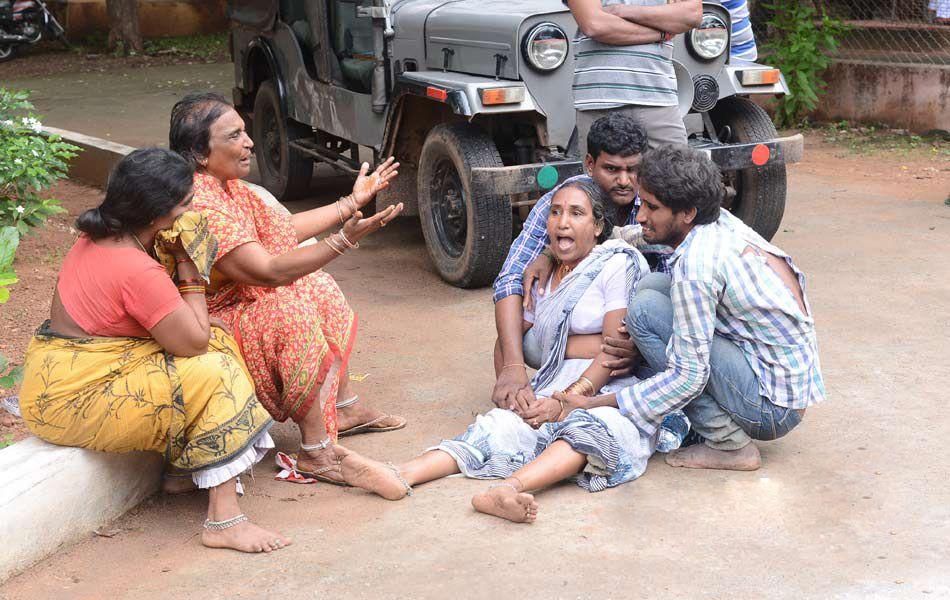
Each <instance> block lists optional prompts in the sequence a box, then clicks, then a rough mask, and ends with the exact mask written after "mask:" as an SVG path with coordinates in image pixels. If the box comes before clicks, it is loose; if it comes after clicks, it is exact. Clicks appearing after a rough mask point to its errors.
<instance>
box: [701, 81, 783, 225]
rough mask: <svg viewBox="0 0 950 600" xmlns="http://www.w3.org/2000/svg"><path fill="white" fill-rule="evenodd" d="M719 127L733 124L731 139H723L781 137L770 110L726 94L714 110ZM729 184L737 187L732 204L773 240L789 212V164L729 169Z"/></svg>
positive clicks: (736, 212)
mask: <svg viewBox="0 0 950 600" xmlns="http://www.w3.org/2000/svg"><path fill="white" fill-rule="evenodd" d="M709 115H710V117H712V120H713V124H714V125H715V126H716V129H717V130H719V131H722V130H723V129H724V128H725V127H726V126H728V127H729V130H730V131H731V134H730V136H729V139H725V140H720V141H722V142H733V143H750V142H764V141H768V140H773V139H775V138H777V137H778V132H777V131H775V125H774V124H773V123H772V119H771V118H769V115H768V113H766V112H765V110H763V109H762V107H760V106H759V105H757V104H755V103H753V102H752V101H750V100H748V99H747V98H739V97H732V98H724V99H723V100H720V101H719V103H718V104H716V106H715V107H714V108H713V109H712V111H710V113H709ZM725 179H726V183H727V184H728V185H731V186H732V187H733V188H735V190H736V196H735V199H734V200H733V202H732V205H731V206H729V207H728V208H729V209H730V210H731V211H732V214H734V215H736V216H737V217H739V218H740V219H742V220H743V221H745V223H746V225H748V226H749V227H751V228H752V229H754V230H755V231H756V232H757V233H758V234H759V235H761V236H762V237H764V238H765V239H767V240H771V239H772V236H774V235H775V232H776V231H778V228H779V225H781V224H782V215H783V214H785V194H786V191H787V181H786V173H785V165H784V164H782V165H770V166H765V167H753V168H751V169H743V170H741V171H727V172H725Z"/></svg>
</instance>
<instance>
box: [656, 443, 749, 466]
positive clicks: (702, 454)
mask: <svg viewBox="0 0 950 600" xmlns="http://www.w3.org/2000/svg"><path fill="white" fill-rule="evenodd" d="M666 464H668V465H670V466H671V467H685V468H687V469H726V470H729V471H755V470H756V469H758V468H759V467H760V466H762V457H761V455H760V454H759V449H758V448H756V446H755V444H749V445H748V446H745V447H743V448H740V449H738V450H714V449H713V448H710V447H709V446H707V445H706V444H696V445H694V446H688V447H686V448H680V449H679V450H673V451H672V452H670V453H669V454H667V455H666Z"/></svg>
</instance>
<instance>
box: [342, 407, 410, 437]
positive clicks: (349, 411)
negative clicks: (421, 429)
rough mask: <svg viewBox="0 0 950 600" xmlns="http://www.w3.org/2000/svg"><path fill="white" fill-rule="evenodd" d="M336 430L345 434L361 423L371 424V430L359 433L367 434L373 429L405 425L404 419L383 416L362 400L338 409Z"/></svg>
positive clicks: (394, 416)
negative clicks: (371, 422)
mask: <svg viewBox="0 0 950 600" xmlns="http://www.w3.org/2000/svg"><path fill="white" fill-rule="evenodd" d="M336 418H337V428H338V430H339V431H340V433H345V432H346V431H347V430H348V429H353V428H354V427H357V426H359V425H362V424H363V423H369V422H370V421H373V420H375V419H379V420H378V421H376V422H375V423H373V425H372V427H371V428H368V429H365V430H363V431H361V432H360V433H369V432H371V431H372V430H373V429H386V428H389V427H400V426H405V425H406V419H404V418H402V417H398V416H396V415H384V414H383V413H381V412H379V411H378V410H376V409H375V408H373V407H372V406H370V405H369V404H368V403H366V402H364V401H363V400H359V401H358V402H356V403H355V404H351V405H349V406H347V407H344V408H338V409H337V413H336Z"/></svg>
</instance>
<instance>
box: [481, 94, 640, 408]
mask: <svg viewBox="0 0 950 600" xmlns="http://www.w3.org/2000/svg"><path fill="white" fill-rule="evenodd" d="M646 149H647V135H646V132H645V131H644V129H643V128H642V127H641V126H640V125H638V124H637V123H636V122H635V121H633V120H632V119H630V118H629V117H625V116H623V115H621V114H618V113H609V114H608V115H607V116H604V117H601V118H600V119H598V120H596V121H595V122H594V123H593V125H591V128H590V133H589V134H588V137H587V151H588V154H587V156H586V157H585V159H584V170H585V171H586V173H587V174H586V175H578V176H576V177H573V178H571V179H568V180H567V181H573V180H575V179H587V180H593V181H594V183H596V184H597V185H599V186H600V187H601V188H602V189H603V190H605V191H606V192H607V193H608V195H609V196H610V199H611V201H612V202H613V204H614V205H615V206H616V207H617V214H616V215H615V221H614V222H615V223H617V224H629V223H634V222H635V219H636V214H637V211H636V210H635V206H636V205H637V190H638V186H637V170H638V168H639V166H640V155H641V153H643V152H644V151H645V150H646ZM565 183H566V182H565ZM562 185H563V184H562ZM559 187H560V186H559ZM559 187H558V188H554V189H553V190H551V191H550V192H548V193H547V194H545V195H544V196H542V197H541V199H540V200H538V202H537V204H535V205H534V208H532V209H531V213H530V214H529V215H528V218H527V219H526V220H525V223H524V228H523V229H522V230H521V233H520V234H519V235H518V237H517V238H516V239H515V241H514V243H512V245H511V249H510V250H509V251H508V258H507V259H505V264H504V266H502V268H501V271H500V272H499V273H498V277H497V278H496V279H495V285H494V288H495V293H494V301H495V327H496V328H497V330H498V341H497V348H496V352H495V357H496V360H495V362H496V364H495V374H496V377H497V380H496V382H495V388H494V390H493V391H492V401H493V402H494V403H495V405H496V406H499V407H502V408H510V409H512V410H514V411H516V412H518V413H519V414H520V413H522V412H523V411H524V410H526V409H527V407H528V405H529V404H530V403H532V402H534V400H535V398H534V392H532V390H531V385H530V378H529V377H528V374H527V371H526V367H525V360H524V352H523V349H522V331H523V328H522V321H523V315H524V305H523V302H524V299H525V298H527V297H529V296H530V285H531V281H532V278H531V277H530V276H529V277H526V278H525V279H526V281H527V282H528V288H529V289H527V290H526V289H525V286H524V283H523V279H522V278H523V277H525V270H526V269H527V268H528V266H529V265H530V264H531V263H532V262H533V261H534V260H535V259H536V258H538V256H539V255H540V254H541V252H542V251H543V250H544V249H545V248H546V247H547V245H548V234H547V219H548V213H549V212H550V209H551V198H552V197H553V196H554V193H555V192H556V191H557V190H558V189H559ZM648 259H649V257H648ZM632 347H633V344H632V342H631V343H630V344H629V346H625V347H619V348H617V349H616V350H615V351H614V353H615V355H617V356H620V357H621V358H620V360H618V361H614V362H613V364H611V365H608V366H610V367H611V368H614V369H623V368H628V367H629V362H630V357H631V356H632V351H631V350H629V349H628V348H632ZM497 350H500V352H499V351H497Z"/></svg>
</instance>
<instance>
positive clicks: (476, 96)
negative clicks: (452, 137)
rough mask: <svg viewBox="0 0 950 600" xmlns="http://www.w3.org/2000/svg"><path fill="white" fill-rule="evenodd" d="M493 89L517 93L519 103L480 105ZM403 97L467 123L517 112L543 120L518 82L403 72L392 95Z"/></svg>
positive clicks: (541, 113)
mask: <svg viewBox="0 0 950 600" xmlns="http://www.w3.org/2000/svg"><path fill="white" fill-rule="evenodd" d="M497 88H517V89H520V90H522V92H521V96H522V99H521V100H520V101H518V102H510V103H506V104H492V105H486V104H484V103H483V102H482V94H483V92H484V90H489V89H497ZM403 94H410V95H413V96H420V97H422V98H427V99H429V100H431V101H434V102H440V103H442V104H445V105H446V106H448V107H449V108H451V109H452V112H453V113H455V114H456V115H459V116H461V117H464V118H465V119H466V120H469V121H471V120H472V118H474V117H475V116H478V115H492V114H501V113H517V112H533V113H537V114H540V115H542V116H543V117H545V118H546V117H547V115H546V114H545V113H544V111H543V110H542V109H541V107H540V106H538V103H537V102H535V100H534V98H533V97H532V96H531V92H530V91H529V90H528V88H527V87H526V86H525V84H524V82H522V81H508V80H495V79H490V78H487V77H479V76H476V75H466V74H464V73H449V72H443V71H407V72H405V73H402V74H400V75H399V76H397V77H396V84H395V95H396V96H397V97H398V96H400V95H403Z"/></svg>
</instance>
